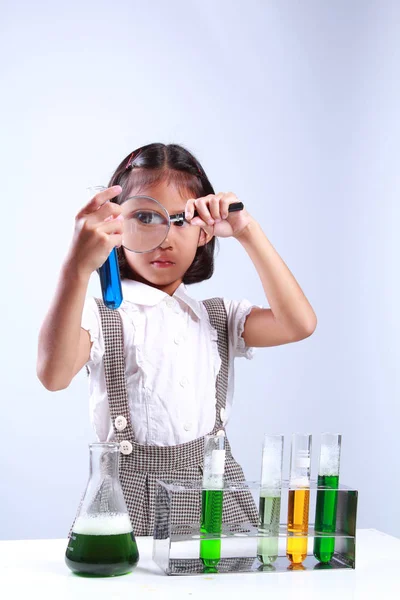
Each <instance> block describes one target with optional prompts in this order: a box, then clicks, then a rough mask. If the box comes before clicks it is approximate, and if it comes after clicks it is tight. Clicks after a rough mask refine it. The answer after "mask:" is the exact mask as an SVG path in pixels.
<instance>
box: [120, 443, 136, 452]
mask: <svg viewBox="0 0 400 600" xmlns="http://www.w3.org/2000/svg"><path fill="white" fill-rule="evenodd" d="M119 449H120V450H121V452H122V454H130V453H131V452H132V450H133V447H132V444H131V443H130V442H128V441H127V440H125V441H123V442H121V443H120V445H119Z"/></svg>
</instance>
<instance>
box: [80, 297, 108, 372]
mask: <svg viewBox="0 0 400 600" xmlns="http://www.w3.org/2000/svg"><path fill="white" fill-rule="evenodd" d="M81 327H82V329H85V330H86V331H88V332H89V335H90V341H91V342H92V346H91V349H90V358H89V361H88V365H90V364H92V365H97V364H99V363H100V361H101V360H102V359H103V355H104V339H103V331H102V328H101V320H100V314H99V309H98V308H97V304H96V301H95V299H94V298H86V300H85V304H84V307H83V313H82V321H81Z"/></svg>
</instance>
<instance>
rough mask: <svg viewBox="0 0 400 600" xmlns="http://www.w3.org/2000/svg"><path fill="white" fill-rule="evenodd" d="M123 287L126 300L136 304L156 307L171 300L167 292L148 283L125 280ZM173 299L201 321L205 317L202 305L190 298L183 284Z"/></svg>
mask: <svg viewBox="0 0 400 600" xmlns="http://www.w3.org/2000/svg"><path fill="white" fill-rule="evenodd" d="M121 285H122V293H123V297H124V300H127V301H128V302H133V303H135V304H141V305H143V306H156V304H159V303H160V302H162V301H163V300H165V299H166V298H169V295H168V294H166V293H165V292H162V291H161V290H159V289H157V288H155V287H152V286H151V285H147V284H146V283H142V282H140V281H134V280H133V279H123V280H122V281H121ZM172 298H175V300H179V301H181V302H183V303H184V304H186V305H187V306H188V307H189V308H190V309H191V310H192V311H193V312H194V314H195V315H196V316H197V317H198V318H199V319H201V318H202V316H203V315H204V313H203V311H202V307H201V303H200V302H198V301H197V300H195V299H194V298H191V296H189V294H188V293H187V290H186V286H185V285H184V284H183V283H181V285H180V286H179V287H178V288H177V289H176V290H175V293H174V294H173V296H172Z"/></svg>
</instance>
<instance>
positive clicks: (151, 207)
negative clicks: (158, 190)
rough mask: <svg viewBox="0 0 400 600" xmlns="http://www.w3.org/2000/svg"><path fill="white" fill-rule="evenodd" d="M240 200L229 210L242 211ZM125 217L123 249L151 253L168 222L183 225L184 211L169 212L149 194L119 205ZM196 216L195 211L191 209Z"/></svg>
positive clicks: (162, 239) (164, 238)
mask: <svg viewBox="0 0 400 600" xmlns="http://www.w3.org/2000/svg"><path fill="white" fill-rule="evenodd" d="M243 208H244V206H243V204H242V202H235V203H233V204H231V205H230V206H229V209H228V210H229V212H236V211H239V210H243ZM121 209H122V213H121V214H122V216H123V217H124V224H123V234H122V245H123V246H124V248H125V249H126V250H129V251H130V252H136V253H141V254H143V253H145V252H152V251H153V250H156V249H157V248H159V247H160V246H161V244H162V243H163V242H164V241H165V240H166V238H167V236H168V233H169V230H170V228H171V225H172V224H174V225H175V226H178V227H180V226H182V225H183V224H184V223H185V221H186V219H185V213H184V212H181V213H177V214H175V215H169V214H168V212H167V210H166V209H165V208H164V206H163V205H162V204H160V202H158V200H156V199H155V198H151V197H150V196H131V197H130V198H127V199H126V200H125V201H124V202H123V203H122V204H121ZM194 216H195V217H197V216H198V212H197V211H195V212H194Z"/></svg>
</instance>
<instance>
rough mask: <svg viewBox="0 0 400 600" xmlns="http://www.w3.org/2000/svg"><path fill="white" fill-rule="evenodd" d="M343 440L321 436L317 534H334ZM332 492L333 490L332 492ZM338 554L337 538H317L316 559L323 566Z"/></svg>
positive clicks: (316, 514)
mask: <svg viewBox="0 0 400 600" xmlns="http://www.w3.org/2000/svg"><path fill="white" fill-rule="evenodd" d="M341 446H342V436H341V435H339V434H337V433H323V434H322V435H321V451H320V459H319V469H318V487H324V488H328V489H325V490H322V489H321V490H317V501H316V508H315V533H316V534H317V533H324V534H325V533H335V530H336V511H337V500H338V492H337V489H338V487H339V470H340V451H341ZM329 488H331V490H329ZM334 551H335V538H334V537H328V536H326V537H325V536H323V537H315V538H314V556H315V558H316V559H317V560H319V561H320V562H321V563H328V562H329V561H330V560H331V559H332V557H333V554H334Z"/></svg>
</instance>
